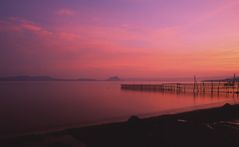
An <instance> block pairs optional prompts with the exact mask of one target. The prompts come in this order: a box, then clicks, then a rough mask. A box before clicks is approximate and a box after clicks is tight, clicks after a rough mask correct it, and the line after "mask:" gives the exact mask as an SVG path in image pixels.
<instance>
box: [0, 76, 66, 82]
mask: <svg viewBox="0 0 239 147" xmlns="http://www.w3.org/2000/svg"><path fill="white" fill-rule="evenodd" d="M56 80H61V79H56V78H52V77H49V76H9V77H0V81H56Z"/></svg>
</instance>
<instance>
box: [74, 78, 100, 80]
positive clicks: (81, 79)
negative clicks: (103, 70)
mask: <svg viewBox="0 0 239 147" xmlns="http://www.w3.org/2000/svg"><path fill="white" fill-rule="evenodd" d="M77 81H97V80H96V79H90V78H80V79H77Z"/></svg>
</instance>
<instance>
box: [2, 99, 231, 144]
mask: <svg viewBox="0 0 239 147" xmlns="http://www.w3.org/2000/svg"><path fill="white" fill-rule="evenodd" d="M225 103H229V104H232V102H231V100H230V101H229V100H225V101H222V102H215V103H209V104H201V105H195V106H187V107H182V108H175V109H168V110H163V111H159V112H151V113H139V114H136V115H137V116H138V117H140V118H141V119H149V118H154V117H161V116H164V115H176V114H180V113H185V112H191V111H196V110H201V109H210V108H216V107H220V106H222V105H223V104H225ZM128 118H129V117H126V116H119V117H115V118H109V119H106V120H103V119H102V120H98V121H96V122H91V123H89V122H85V123H81V124H72V125H62V127H55V128H38V129H37V130H38V131H26V132H23V133H16V134H14V135H9V136H0V141H1V140H6V139H14V138H21V137H25V136H33V135H45V134H49V133H54V132H62V131H65V130H69V129H73V128H86V127H92V126H101V125H109V124H114V123H124V122H126V121H127V120H128Z"/></svg>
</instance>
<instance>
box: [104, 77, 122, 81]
mask: <svg viewBox="0 0 239 147" xmlns="http://www.w3.org/2000/svg"><path fill="white" fill-rule="evenodd" d="M106 81H121V79H120V78H119V77H118V76H113V77H110V78H108V79H107V80H106Z"/></svg>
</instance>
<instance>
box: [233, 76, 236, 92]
mask: <svg viewBox="0 0 239 147" xmlns="http://www.w3.org/2000/svg"><path fill="white" fill-rule="evenodd" d="M235 80H236V75H235V74H234V76H233V81H232V86H233V87H232V92H233V94H234V85H235Z"/></svg>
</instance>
